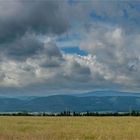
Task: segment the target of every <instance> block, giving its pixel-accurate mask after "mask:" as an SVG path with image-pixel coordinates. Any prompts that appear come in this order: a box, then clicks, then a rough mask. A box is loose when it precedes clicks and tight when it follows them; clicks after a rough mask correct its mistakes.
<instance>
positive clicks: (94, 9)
mask: <svg viewBox="0 0 140 140" xmlns="http://www.w3.org/2000/svg"><path fill="white" fill-rule="evenodd" d="M137 5H139V2H134V3H131V2H130V1H126V2H117V1H114V2H109V4H107V3H104V2H102V1H94V2H91V1H87V2H83V1H77V2H73V1H71V2H70V1H61V2H57V1H43V0H41V1H38V0H35V1H34V2H32V1H30V2H27V1H26V0H21V1H19V0H10V1H7V2H5V1H0V89H1V90H2V89H5V90H6V89H8V88H17V89H22V90H23V89H24V88H25V89H30V91H34V87H38V91H40V92H43V94H44V93H45V91H47V92H51V91H54V90H56V91H58V92H59V91H60V92H61V91H68V92H71V91H80V92H81V91H85V90H86V91H87V90H98V89H110V90H112V89H113V90H127V91H139V90H140V85H139V83H140V76H139V73H140V47H139V46H140V41H139V40H140V32H139V28H138V27H139V22H140V21H139V19H140V18H139V14H138V13H139V12H140V9H139V8H138V6H137ZM116 11H117V12H116ZM63 37H64V38H65V39H64V41H62V42H61V45H62V46H63V47H67V45H66V44H70V45H73V46H75V44H77V45H79V46H78V47H79V49H80V50H82V51H85V52H87V55H85V56H83V55H79V54H72V53H70V54H69V53H65V52H64V51H62V50H61V45H60V46H59V43H58V42H57V40H59V39H61V38H63ZM69 38H70V39H69ZM69 42H71V43H69ZM73 46H71V47H73ZM68 47H70V46H68ZM85 54H86V53H85ZM38 91H37V92H38Z"/></svg>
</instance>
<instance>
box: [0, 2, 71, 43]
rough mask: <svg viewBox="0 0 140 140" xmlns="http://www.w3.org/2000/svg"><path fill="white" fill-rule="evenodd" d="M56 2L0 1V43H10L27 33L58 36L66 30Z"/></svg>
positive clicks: (64, 21)
mask: <svg viewBox="0 0 140 140" xmlns="http://www.w3.org/2000/svg"><path fill="white" fill-rule="evenodd" d="M60 5H61V2H57V1H43V0H41V1H39V0H35V1H26V0H21V1H20V0H11V1H0V42H1V43H3V42H7V41H11V40H13V39H14V38H17V37H19V36H22V35H24V34H25V33H26V32H27V31H32V32H35V33H37V34H39V33H40V34H46V33H54V34H60V33H63V32H64V31H66V30H67V27H68V23H67V22H66V20H64V18H63V13H62V11H61V9H60Z"/></svg>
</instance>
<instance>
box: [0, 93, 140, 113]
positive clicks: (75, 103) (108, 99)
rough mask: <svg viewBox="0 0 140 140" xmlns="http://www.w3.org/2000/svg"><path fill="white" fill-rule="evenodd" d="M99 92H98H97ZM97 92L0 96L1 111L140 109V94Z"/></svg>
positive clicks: (123, 110)
mask: <svg viewBox="0 0 140 140" xmlns="http://www.w3.org/2000/svg"><path fill="white" fill-rule="evenodd" d="M96 94H97V93H96ZM96 94H95V93H88V94H81V95H80V94H79V95H78V96H77V95H75V96H74V95H73V96H70V95H54V96H48V97H34V98H32V97H31V98H24V100H23V99H20V98H4V97H1V98H0V112H13V111H14V112H17V111H30V112H62V111H64V110H70V111H77V112H86V111H93V112H94V111H113V112H116V111H118V112H126V111H130V109H131V110H140V96H139V94H137V93H136V94H137V96H136V95H135V94H134V96H132V95H130V93H128V94H125V95H124V94H123V95H122V94H121V95H120V94H117V93H116V94H114V95H112V94H111V95H110V93H108V94H107V93H105V94H104V95H102V94H103V93H101V94H100V96H99V93H98V95H96Z"/></svg>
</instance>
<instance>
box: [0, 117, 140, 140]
mask: <svg viewBox="0 0 140 140" xmlns="http://www.w3.org/2000/svg"><path fill="white" fill-rule="evenodd" d="M0 140H140V117H31V116H30V117H22V116H21V117H18V116H16V117H12V116H1V117H0Z"/></svg>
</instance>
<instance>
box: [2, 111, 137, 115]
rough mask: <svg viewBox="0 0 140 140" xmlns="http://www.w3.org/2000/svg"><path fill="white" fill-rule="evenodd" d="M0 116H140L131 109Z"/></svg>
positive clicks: (14, 113)
mask: <svg viewBox="0 0 140 140" xmlns="http://www.w3.org/2000/svg"><path fill="white" fill-rule="evenodd" d="M0 116H140V111H135V110H132V111H131V112H90V111H87V112H75V111H73V112H71V111H63V112H60V113H47V112H36V113H34V112H27V111H23V112H10V113H0Z"/></svg>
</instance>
